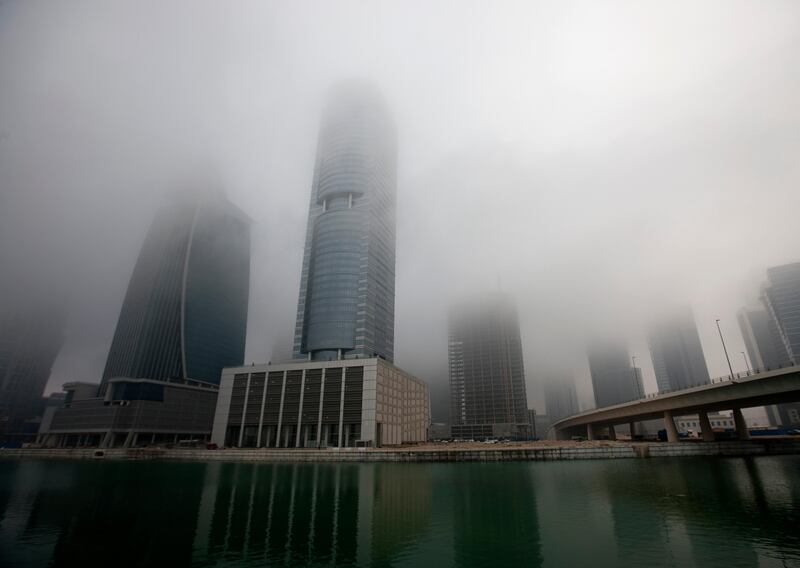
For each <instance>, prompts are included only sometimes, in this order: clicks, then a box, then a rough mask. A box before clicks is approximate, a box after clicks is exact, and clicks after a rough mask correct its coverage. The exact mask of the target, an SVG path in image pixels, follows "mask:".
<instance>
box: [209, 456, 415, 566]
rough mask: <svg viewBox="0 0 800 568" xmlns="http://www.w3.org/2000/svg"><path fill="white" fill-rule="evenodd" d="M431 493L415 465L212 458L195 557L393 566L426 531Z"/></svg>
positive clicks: (267, 561) (274, 562) (291, 562)
mask: <svg viewBox="0 0 800 568" xmlns="http://www.w3.org/2000/svg"><path fill="white" fill-rule="evenodd" d="M410 489H412V490H410ZM430 492H431V482H430V475H429V470H428V469H426V468H420V467H415V466H413V465H411V466H402V465H400V466H398V465H386V464H375V465H368V466H359V465H357V464H336V465H330V464H313V465H298V464H280V465H259V466H252V465H247V464H219V463H213V464H209V465H208V467H207V471H206V479H205V487H204V489H203V495H202V499H201V501H200V509H199V512H198V517H197V518H198V522H197V530H196V538H195V542H194V546H193V559H194V561H195V564H197V565H203V564H204V563H206V562H210V563H214V562H216V561H217V560H218V559H219V558H228V559H232V558H247V559H249V560H250V561H252V562H253V563H266V564H289V565H295V564H297V565H299V564H302V565H308V564H328V563H330V564H333V565H336V566H341V565H353V564H358V565H384V564H386V565H388V564H389V563H390V560H391V559H392V558H393V557H394V556H395V555H397V554H399V553H400V552H401V551H402V550H403V548H404V547H406V546H408V545H410V544H411V543H413V542H414V541H415V540H416V539H417V538H418V537H419V536H420V535H421V534H422V533H424V532H425V530H426V529H427V525H428V523H429V519H430V513H431V494H430Z"/></svg>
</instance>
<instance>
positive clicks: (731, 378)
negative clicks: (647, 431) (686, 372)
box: [559, 363, 800, 422]
mask: <svg viewBox="0 0 800 568" xmlns="http://www.w3.org/2000/svg"><path fill="white" fill-rule="evenodd" d="M793 367H796V368H797V370H798V372H800V365H795V364H793V363H792V364H788V365H778V366H775V367H763V368H760V369H751V370H749V371H745V372H743V373H734V374H733V375H730V374H728V375H723V376H721V377H714V378H713V379H711V380H710V381H709V382H707V383H693V384H690V385H686V386H685V387H682V388H678V389H668V390H664V391H660V392H651V393H647V394H645V395H644V396H643V397H642V398H632V399H630V400H624V401H621V402H618V403H617V404H613V405H611V406H602V407H600V408H597V407H595V408H587V409H586V410H584V411H583V412H579V413H578V414H573V415H572V416H580V415H582V414H588V413H590V412H594V411H596V410H602V409H604V408H612V407H614V406H618V405H621V404H628V403H631V402H636V401H637V400H650V399H654V398H658V397H659V396H662V395H665V394H673V393H676V392H683V391H687V390H691V389H696V388H701V387H707V386H709V385H717V384H721V383H736V381H738V380H742V379H748V378H753V377H756V376H758V375H760V374H762V373H767V372H771V371H779V370H781V369H791V368H793ZM572 416H570V417H567V418H571V417H572ZM565 419H566V418H565ZM559 422H560V420H559Z"/></svg>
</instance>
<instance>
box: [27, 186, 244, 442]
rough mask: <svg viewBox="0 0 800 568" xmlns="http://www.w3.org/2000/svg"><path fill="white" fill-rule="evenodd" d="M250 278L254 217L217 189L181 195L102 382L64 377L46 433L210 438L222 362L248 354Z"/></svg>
mask: <svg viewBox="0 0 800 568" xmlns="http://www.w3.org/2000/svg"><path fill="white" fill-rule="evenodd" d="M249 280H250V222H249V219H247V218H246V217H245V215H244V214H243V213H241V212H240V211H239V210H238V209H236V208H235V207H234V206H233V205H232V204H231V203H230V202H228V201H227V200H226V199H225V198H224V197H223V196H222V195H221V194H220V193H217V192H192V193H181V194H179V195H176V196H175V197H174V199H173V200H172V201H171V202H170V203H169V204H168V205H167V206H166V207H165V208H164V209H162V210H161V211H160V213H159V214H158V216H157V217H156V219H155V221H154V222H153V224H152V226H151V228H150V231H149V232H148V234H147V237H146V239H145V242H144V245H143V246H142V250H141V252H140V254H139V258H138V260H137V262H136V266H135V267H134V270H133V275H132V276H131V280H130V283H129V285H128V291H127V294H126V296H125V300H124V303H123V305H122V310H121V312H120V316H119V320H118V322H117V328H116V332H115V333H114V339H113V341H112V344H111V349H110V351H109V354H108V359H107V361H106V367H105V372H104V373H103V377H102V381H101V383H100V385H99V387H97V388H96V389H95V391H94V393H92V392H91V386H87V383H70V384H69V385H65V389H66V390H67V396H66V399H65V404H64V406H63V407H62V408H58V409H56V410H55V411H54V412H53V414H52V416H50V417H48V419H47V420H46V421H43V423H42V427H41V429H40V436H39V438H40V442H41V443H44V444H46V445H61V446H64V445H67V446H75V445H84V446H86V445H88V446H92V445H99V446H101V447H113V446H119V445H123V446H126V447H127V446H130V445H142V444H147V443H165V442H166V443H169V442H172V443H177V442H179V441H180V440H181V439H184V440H204V439H207V438H208V437H209V436H210V434H211V427H212V424H213V416H214V408H215V406H216V397H217V391H218V385H219V380H220V374H221V372H222V369H223V367H224V366H226V365H241V364H242V362H243V359H244V348H245V333H246V331H247V305H248V300H249V297H248V296H249V287H250V285H249Z"/></svg>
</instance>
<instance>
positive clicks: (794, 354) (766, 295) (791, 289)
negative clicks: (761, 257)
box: [762, 262, 800, 364]
mask: <svg viewBox="0 0 800 568" xmlns="http://www.w3.org/2000/svg"><path fill="white" fill-rule="evenodd" d="M762 299H763V301H764V304H765V305H766V308H767V311H768V312H769V314H770V316H771V317H772V319H773V321H774V322H775V325H776V326H777V328H778V332H779V333H780V337H781V341H782V342H783V345H784V348H785V349H786V353H787V354H788V355H789V359H791V360H792V362H793V363H794V364H800V262H795V263H793V264H784V265H783V266H775V267H773V268H769V269H767V282H766V284H764V287H763V289H762Z"/></svg>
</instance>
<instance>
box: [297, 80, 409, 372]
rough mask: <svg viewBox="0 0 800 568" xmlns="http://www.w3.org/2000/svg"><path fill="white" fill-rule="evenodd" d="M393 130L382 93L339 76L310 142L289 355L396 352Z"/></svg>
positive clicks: (318, 357)
mask: <svg viewBox="0 0 800 568" xmlns="http://www.w3.org/2000/svg"><path fill="white" fill-rule="evenodd" d="M396 169H397V133H396V129H395V126H394V123H393V122H392V119H391V117H390V115H389V112H388V110H387V108H386V105H385V103H384V101H383V100H382V98H381V97H380V95H379V94H378V93H377V92H376V91H375V90H374V89H373V88H371V87H370V86H368V85H364V84H361V83H347V84H343V85H341V86H340V87H339V88H338V89H337V90H336V91H335V92H334V94H333V97H332V98H331V100H330V102H329V105H328V107H327V109H326V111H325V113H324V116H323V119H322V124H321V128H320V134H319V142H318V146H317V157H316V164H315V167H314V180H313V184H312V188H311V202H310V205H309V212H308V226H307V230H306V245H305V253H304V256H303V268H302V273H301V279H300V297H299V301H298V305H297V325H296V326H295V339H294V349H293V351H294V357H295V358H298V359H312V360H334V359H343V358H355V357H374V356H377V357H381V358H383V359H386V360H388V361H393V359H394V287H395V193H396V185H397V174H396Z"/></svg>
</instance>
